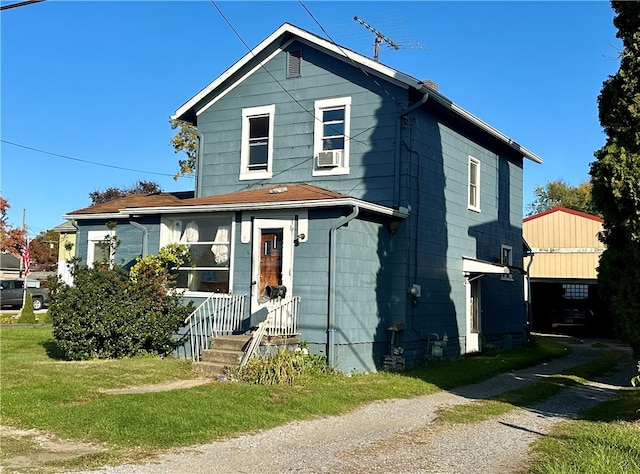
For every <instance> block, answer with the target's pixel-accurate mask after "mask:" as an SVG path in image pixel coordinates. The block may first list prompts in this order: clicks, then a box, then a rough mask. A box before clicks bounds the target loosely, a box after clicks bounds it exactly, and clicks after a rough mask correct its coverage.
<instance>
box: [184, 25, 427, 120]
mask: <svg viewBox="0 0 640 474" xmlns="http://www.w3.org/2000/svg"><path fill="white" fill-rule="evenodd" d="M285 33H291V34H293V35H295V36H297V37H298V38H299V39H302V40H305V41H306V42H307V43H308V44H311V45H315V46H319V47H321V48H324V49H326V50H327V51H329V52H331V53H334V54H335V55H336V56H338V57H340V58H347V59H349V60H352V61H355V62H357V63H360V64H361V65H363V66H366V67H367V68H369V69H371V70H373V71H376V72H378V73H379V74H381V75H383V76H385V77H388V78H389V77H390V78H392V79H396V80H397V81H399V82H400V83H401V84H405V85H408V86H411V87H415V88H416V89H417V88H419V86H420V81H418V80H417V79H415V78H413V77H411V76H408V75H406V74H403V73H401V72H399V71H396V70H395V69H392V68H390V67H387V66H384V65H382V64H380V63H379V62H377V61H374V60H372V59H369V58H367V57H365V56H362V55H361V54H359V53H356V52H354V51H351V50H347V49H346V48H343V47H340V46H337V45H335V44H333V43H331V42H330V41H327V40H324V39H322V38H320V37H319V36H316V35H314V34H312V33H309V32H308V31H306V30H303V29H301V28H298V27H297V26H294V25H292V24H290V23H285V24H283V25H282V26H280V28H278V29H277V30H276V31H274V32H273V33H271V34H270V35H269V36H268V37H267V38H266V39H265V40H263V41H262V42H261V43H260V44H259V45H258V46H256V47H255V48H253V49H252V50H251V51H250V52H249V53H248V54H245V55H244V56H243V57H242V58H241V59H240V60H239V61H238V62H236V63H235V64H234V65H233V66H231V67H230V68H229V69H227V70H226V71H225V72H224V73H222V75H221V76H219V77H218V78H217V79H216V80H215V81H213V82H211V83H210V84H209V85H207V86H206V87H205V88H204V89H202V90H201V91H200V92H198V93H197V94H196V95H195V96H193V97H192V98H191V99H189V100H188V101H187V102H185V103H184V104H183V105H182V106H181V107H180V108H179V109H178V110H176V113H175V114H174V115H172V116H171V118H172V119H177V118H178V117H179V116H181V115H183V114H184V113H186V112H187V111H188V110H189V109H191V108H192V107H194V106H195V105H196V104H197V103H198V102H200V101H201V100H202V99H204V98H205V97H206V96H207V95H208V94H209V93H211V92H212V91H213V90H215V89H216V87H218V86H219V85H220V84H222V83H223V82H224V81H226V80H227V79H229V78H230V77H231V76H233V74H235V73H236V72H237V71H238V70H239V69H241V68H242V67H244V66H245V65H246V64H247V63H248V62H250V61H251V60H253V59H254V57H255V56H257V55H258V54H260V53H261V52H262V51H263V50H264V49H266V48H267V47H268V46H269V45H270V44H271V43H272V42H274V41H275V40H276V39H277V38H278V37H279V36H281V35H283V34H285ZM347 51H348V53H347Z"/></svg>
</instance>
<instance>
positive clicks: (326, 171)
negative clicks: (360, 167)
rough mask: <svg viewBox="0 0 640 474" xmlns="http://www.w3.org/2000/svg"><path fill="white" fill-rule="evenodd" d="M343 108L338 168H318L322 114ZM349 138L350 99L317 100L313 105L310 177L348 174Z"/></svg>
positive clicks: (320, 149)
mask: <svg viewBox="0 0 640 474" xmlns="http://www.w3.org/2000/svg"><path fill="white" fill-rule="evenodd" d="M338 108H344V148H343V149H342V159H341V163H340V164H339V165H338V166H335V167H332V168H318V166H317V159H318V154H319V153H320V152H321V151H323V150H322V136H323V125H324V123H323V121H322V113H323V111H325V110H328V109H338ZM350 136H351V97H339V98H335V99H323V100H317V101H316V102H315V104H314V128H313V171H312V176H331V175H341V174H349V149H350V142H351V140H350V138H349V137H350Z"/></svg>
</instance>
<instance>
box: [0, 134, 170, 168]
mask: <svg viewBox="0 0 640 474" xmlns="http://www.w3.org/2000/svg"><path fill="white" fill-rule="evenodd" d="M0 142H2V143H6V144H7V145H12V146H16V147H19V148H24V149H25V150H31V151H36V152H38V153H43V154H45V155H51V156H57V157H59V158H64V159H66V160H73V161H79V162H80V163H87V164H90V165H95V166H103V167H105V168H114V169H117V170H124V171H135V172H136V173H145V174H155V175H158V176H171V177H173V175H172V174H169V173H158V172H157V171H146V170H138V169H134V168H126V167H124V166H116V165H107V164H105V163H99V162H97V161H89V160H83V159H80V158H74V157H73V156H68V155H61V154H60V153H53V152H51V151H46V150H40V149H38V148H33V147H30V146H27V145H22V144H20V143H15V142H10V141H8V140H3V139H0Z"/></svg>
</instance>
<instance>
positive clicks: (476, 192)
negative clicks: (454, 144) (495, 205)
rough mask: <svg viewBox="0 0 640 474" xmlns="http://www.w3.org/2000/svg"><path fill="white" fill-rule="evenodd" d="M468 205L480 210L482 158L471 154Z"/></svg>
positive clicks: (474, 209) (472, 208)
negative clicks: (479, 158)
mask: <svg viewBox="0 0 640 474" xmlns="http://www.w3.org/2000/svg"><path fill="white" fill-rule="evenodd" d="M467 206H468V208H469V209H471V210H472V211H476V212H480V160H478V159H477V158H474V157H473V156H469V184H468V198H467Z"/></svg>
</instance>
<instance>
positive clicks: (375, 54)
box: [353, 16, 400, 61]
mask: <svg viewBox="0 0 640 474" xmlns="http://www.w3.org/2000/svg"><path fill="white" fill-rule="evenodd" d="M353 19H354V20H356V21H357V22H358V23H360V24H361V25H362V26H364V27H365V28H366V29H368V30H369V31H371V32H372V33H373V34H375V35H376V39H375V42H374V45H373V59H374V61H378V56H379V54H380V43H382V42H383V41H384V42H385V43H387V44H388V45H389V46H391V47H392V48H393V49H396V50H397V49H400V46H398V45H397V44H396V43H394V42H393V41H391V40H390V39H389V38H387V37H386V36H385V35H383V34H382V33H380V32H379V31H378V30H376V29H375V28H374V27H373V26H371V25H369V24H367V23H366V22H364V21H363V20H361V19H360V18H358V17H357V16H354V17H353Z"/></svg>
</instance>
